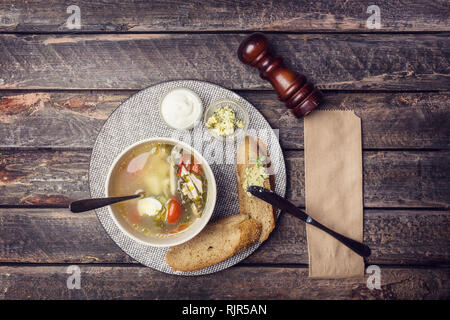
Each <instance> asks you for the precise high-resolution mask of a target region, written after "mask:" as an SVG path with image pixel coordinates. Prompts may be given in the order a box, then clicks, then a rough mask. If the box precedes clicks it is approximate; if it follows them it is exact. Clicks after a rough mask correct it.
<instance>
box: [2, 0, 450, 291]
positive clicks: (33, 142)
mask: <svg viewBox="0 0 450 320" xmlns="http://www.w3.org/2000/svg"><path fill="white" fill-rule="evenodd" d="M165 2H166V1H150V2H147V1H133V2H132V3H127V2H126V1H118V0H109V1H102V2H101V3H100V2H99V3H98V4H96V3H95V2H94V1H92V2H91V1H89V0H78V1H76V4H77V5H78V6H79V8H80V11H81V29H80V30H77V29H74V30H70V29H68V28H67V25H66V20H67V18H68V17H69V16H70V14H69V13H67V12H66V9H67V6H68V4H67V3H66V1H62V0H58V1H52V2H51V3H52V4H50V2H49V1H44V0H29V1H26V2H24V1H19V0H13V1H7V2H6V3H5V2H2V3H1V4H0V90H1V92H0V148H1V149H0V204H1V207H0V298H2V299H3V298H4V299H17V298H38V299H50V298H56V299H60V298H71V299H85V298H89V299H93V298H100V299H111V298H146V299H168V298H172V299H173V298H176V299H237V298H240V299H254V298H263V299H266V298H270V299H273V298H275V299H299V298H306V299H311V298H312V299H316V298H319V299H322V298H339V299H340V298H343V299H373V298H376V299H398V298H419V299H422V298H427V299H428V298H447V299H448V298H450V281H449V279H450V237H449V231H450V219H449V217H450V211H449V206H450V110H449V99H450V93H449V89H450V72H449V70H450V40H449V35H448V34H447V33H446V32H448V31H450V20H449V16H450V8H449V6H450V5H449V3H448V1H445V0H444V1H431V2H430V1H424V0H416V1H389V0H379V1H376V4H377V5H379V7H380V9H381V24H382V28H381V29H379V30H376V29H375V30H371V29H367V27H366V20H367V18H368V17H369V16H370V14H368V13H366V12H367V6H368V5H370V4H372V3H371V2H370V1H369V2H368V1H362V0H357V1H329V0H328V1H327V0H318V1H313V2H311V3H307V2H306V1H305V2H304V3H303V1H297V2H291V1H280V0H278V1H275V0H273V1H270V0H261V1H258V3H257V4H252V3H251V2H250V1H246V0H242V1H241V0H239V1H234V2H233V1H212V0H208V1H187V2H182V1H177V0H174V1H170V3H168V4H166V3H165ZM255 30H259V31H264V32H266V33H267V35H268V37H269V39H270V40H271V41H272V43H273V44H274V46H275V48H276V51H277V52H278V53H279V54H280V55H282V56H284V57H285V60H286V63H287V65H289V66H290V67H292V68H293V69H295V70H298V71H302V72H303V73H304V74H305V75H307V76H308V77H309V78H310V79H311V80H312V81H313V82H315V83H316V84H317V85H318V87H319V88H321V89H322V90H323V92H324V93H325V96H326V101H327V102H328V103H329V104H331V105H333V106H334V107H335V108H336V109H349V110H354V111H355V112H356V114H357V115H358V116H360V117H361V119H362V127H363V149H364V151H363V167H364V173H363V174H364V207H365V209H364V241H365V242H366V243H367V244H368V245H369V246H370V247H371V248H372V249H373V254H372V256H371V257H370V258H369V259H368V261H367V264H366V266H368V265H371V264H375V265H379V266H380V267H381V277H382V278H381V284H382V285H381V289H380V290H369V289H368V288H367V286H366V279H367V276H366V279H346V280H312V279H309V278H308V275H307V273H308V266H307V263H308V253H307V249H306V238H305V227H304V225H303V224H302V223H301V222H299V221H297V220H295V219H293V218H292V217H290V216H288V215H282V216H281V219H280V220H279V223H278V226H277V228H276V230H275V231H274V232H273V234H272V235H271V237H270V239H269V240H268V241H267V242H266V243H264V245H262V246H261V248H260V249H258V250H257V251H256V252H255V253H254V254H253V255H252V256H250V257H249V258H248V259H246V260H245V261H243V262H242V263H240V264H238V265H237V266H235V267H232V268H230V269H228V270H225V271H222V272H219V273H216V274H213V275H208V276H202V277H196V278H189V277H177V276H172V275H167V274H163V273H160V272H158V271H154V270H152V269H149V268H146V267H143V266H141V265H139V264H138V263H136V262H135V261H133V260H132V259H131V258H129V257H128V256H127V255H126V254H124V253H123V252H122V251H121V250H120V249H119V248H118V247H117V246H116V245H115V244H114V243H113V242H112V240H111V239H110V238H109V237H108V235H107V234H106V233H105V231H104V230H103V228H102V226H101V225H100V223H99V222H98V220H97V218H96V216H95V214H94V213H93V212H89V213H86V214H76V215H75V214H72V213H70V212H69V211H68V209H66V208H67V205H68V204H69V203H70V202H71V201H72V200H74V199H80V198H85V197H88V196H89V192H88V168H89V157H90V152H91V148H92V146H93V143H94V141H95V138H96V135H97V133H98V132H99V130H100V128H101V126H102V124H103V122H104V121H105V120H106V119H107V117H108V115H109V114H110V113H111V112H112V111H113V110H114V109H115V108H116V107H117V106H119V105H120V103H121V102H123V101H124V100H125V99H127V98H128V97H129V96H130V95H132V94H133V93H135V92H137V91H138V90H140V89H143V88H145V87H147V86H150V85H153V84H156V83H159V82H162V81H167V80H173V79H199V80H205V81H210V82H213V83H217V84H219V85H222V86H224V87H227V88H230V89H232V90H234V91H235V92H237V93H238V94H240V95H242V96H243V97H244V98H246V99H248V100H249V101H250V102H251V103H252V104H253V105H254V106H255V107H257V108H258V109H259V110H260V112H261V113H262V114H263V115H264V116H265V117H266V118H267V120H268V121H269V123H270V124H271V126H272V127H273V128H276V129H280V140H281V144H282V146H283V149H284V154H285V158H286V165H287V170H288V179H289V184H288V198H289V199H290V200H292V201H294V202H295V203H296V204H297V205H298V206H304V167H303V165H304V164H303V121H302V120H298V119H295V118H294V117H293V116H291V114H290V113H289V112H288V111H287V110H286V109H285V107H284V106H283V104H282V103H281V102H279V101H278V100H277V97H276V95H275V93H274V92H273V91H271V88H270V86H269V85H268V83H266V82H265V81H263V80H261V79H260V78H259V77H258V74H257V72H255V70H252V69H250V68H249V67H247V66H244V65H243V64H241V63H240V62H239V61H238V59H237V57H236V49H237V47H238V45H239V43H240V41H241V40H242V39H243V38H244V37H245V36H246V35H247V34H249V33H250V32H252V31H255ZM69 265H78V266H80V268H81V289H80V290H76V289H73V290H69V289H67V287H66V280H67V278H68V276H69V275H68V274H67V273H66V271H67V267H68V266H69Z"/></svg>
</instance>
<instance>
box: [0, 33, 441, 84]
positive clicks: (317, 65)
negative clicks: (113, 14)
mask: <svg viewBox="0 0 450 320" xmlns="http://www.w3.org/2000/svg"><path fill="white" fill-rule="evenodd" d="M243 39H244V35H239V34H95V35H90V34H84V35H17V34H4V35H0V56H2V59H1V60H0V89H25V88H28V89H31V88H34V89H43V88H45V89H69V88H70V89H142V88H145V87H147V86H150V85H152V84H155V83H159V82H162V81H167V80H175V79H201V80H205V81H210V82H213V83H217V84H220V85H222V86H225V87H227V88H231V89H270V84H268V83H267V82H266V81H263V80H262V79H260V78H259V76H258V73H257V72H255V71H254V70H251V67H249V66H245V65H243V64H242V63H241V62H240V61H239V60H238V58H237V54H236V50H237V48H238V46H239V43H240V42H241V41H242V40H243ZM269 39H270V41H271V42H272V43H273V46H274V47H275V48H276V52H277V53H278V54H280V55H281V56H283V57H285V61H286V63H287V65H288V66H290V67H292V69H294V70H298V71H300V72H302V73H303V74H305V75H306V76H307V77H308V78H309V79H310V80H311V81H312V82H314V83H315V84H316V85H317V86H318V87H319V88H321V89H347V90H362V89H364V90H415V91H420V90H448V89H449V86H450V76H449V74H448V70H449V67H450V60H449V57H450V41H448V36H447V35H445V34H434V35H422V34H419V35H397V34H391V35H386V34H370V35H367V34H345V35H342V34H330V35H324V34H306V35H293V34H290V35H288V34H276V35H271V36H270V37H269Z"/></svg>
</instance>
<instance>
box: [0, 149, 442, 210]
mask: <svg viewBox="0 0 450 320" xmlns="http://www.w3.org/2000/svg"><path fill="white" fill-rule="evenodd" d="M284 156H285V162H286V169H287V176H288V183H287V198H288V199H289V200H291V201H293V202H294V203H295V204H296V205H298V206H304V163H303V152H302V151H287V152H285V153H284ZM449 157H450V151H433V152H426V153H424V152H418V151H364V152H363V176H364V185H363V188H364V205H365V207H368V208H380V207H381V208H382V207H397V208H402V207H403V208H410V207H416V208H448V207H449V206H450V199H449V193H450V162H449V161H448V159H449ZM89 159H90V151H89V150H77V151H66V150H62V151H61V150H41V151H39V152H36V150H3V151H0V161H1V162H0V174H1V176H2V177H3V178H2V179H3V180H2V181H1V182H0V202H1V203H2V204H3V205H27V206H56V207H60V206H67V205H68V204H69V203H70V202H71V201H73V200H77V199H83V198H88V197H89V188H88V169H89ZM234 192H235V193H236V191H234ZM236 197H237V193H236ZM236 199H237V198H236Z"/></svg>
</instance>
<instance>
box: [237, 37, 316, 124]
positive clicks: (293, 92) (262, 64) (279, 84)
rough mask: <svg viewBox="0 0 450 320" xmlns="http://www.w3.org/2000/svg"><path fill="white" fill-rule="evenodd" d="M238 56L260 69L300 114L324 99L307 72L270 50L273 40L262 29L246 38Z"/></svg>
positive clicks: (297, 114)
mask: <svg viewBox="0 0 450 320" xmlns="http://www.w3.org/2000/svg"><path fill="white" fill-rule="evenodd" d="M238 57H239V60H241V61H242V62H243V63H245V64H248V65H251V66H253V67H255V68H258V69H259V74H260V76H261V78H263V79H266V80H268V81H269V82H270V83H271V84H272V86H273V88H274V89H275V91H276V92H277V94H278V97H279V99H280V100H281V101H284V102H285V104H286V106H287V107H288V108H289V109H291V110H292V112H293V113H294V115H295V116H296V117H297V118H301V117H304V116H306V115H307V114H308V113H310V112H311V111H312V110H313V109H314V108H315V107H317V106H318V105H319V103H320V102H321V101H322V93H321V92H320V91H319V90H317V89H315V88H314V86H313V85H312V84H311V83H310V82H307V81H306V77H305V76H304V75H302V74H299V73H297V72H294V71H292V70H291V69H288V68H287V67H286V66H285V65H284V64H283V59H282V58H281V57H274V56H273V55H272V54H271V53H270V51H269V42H268V41H267V38H266V37H265V36H264V35H263V34H262V33H253V34H252V35H250V36H249V37H248V38H246V39H245V40H244V41H242V43H241V45H240V46H239V49H238Z"/></svg>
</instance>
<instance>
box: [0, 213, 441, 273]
mask: <svg viewBox="0 0 450 320" xmlns="http://www.w3.org/2000/svg"><path fill="white" fill-rule="evenodd" d="M449 213H450V211H432V210H426V211H425V210H380V209H377V210H365V212H364V243H366V244H367V245H368V246H369V247H370V248H371V249H372V255H371V256H370V257H369V259H368V260H367V263H368V264H398V265H400V264H402V265H433V264H445V263H446V262H447V261H448V260H449V259H450V239H449V237H448V230H449V227H450V221H449V219H448V215H449ZM0 234H1V235H2V237H1V238H0V263H75V264H85V263H121V264H122V263H135V262H134V261H133V259H132V258H130V257H128V256H127V255H126V254H125V253H124V252H122V251H121V249H120V248H119V247H118V246H117V245H116V244H115V243H114V242H113V241H112V240H111V239H110V238H109V236H108V235H107V233H106V232H105V231H104V230H103V228H102V226H101V224H100V222H99V221H98V219H97V217H96V215H95V214H94V212H87V213H82V214H74V213H71V212H70V211H69V210H68V209H30V208H27V209H19V208H3V209H0ZM436 243H439V245H438V246H437V245H436ZM241 263H243V264H272V265H273V264H307V263H308V252H307V246H306V233H305V224H304V223H303V222H302V221H300V220H298V219H296V218H294V217H292V216H291V215H288V214H283V215H281V217H280V219H279V221H278V222H277V227H276V229H275V230H274V231H273V233H272V234H271V235H270V238H269V239H268V240H267V242H265V243H264V244H263V245H262V246H261V247H260V248H259V249H258V250H257V251H256V252H255V253H253V254H252V255H251V256H250V257H248V258H247V259H245V260H243V261H242V262H241Z"/></svg>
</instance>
